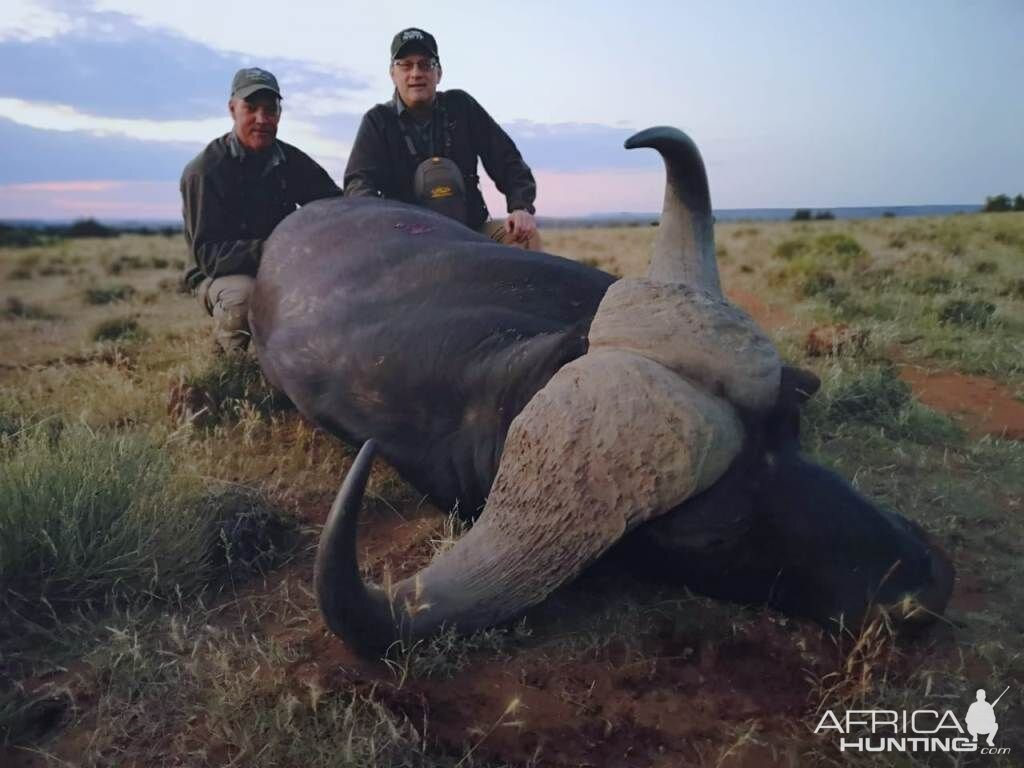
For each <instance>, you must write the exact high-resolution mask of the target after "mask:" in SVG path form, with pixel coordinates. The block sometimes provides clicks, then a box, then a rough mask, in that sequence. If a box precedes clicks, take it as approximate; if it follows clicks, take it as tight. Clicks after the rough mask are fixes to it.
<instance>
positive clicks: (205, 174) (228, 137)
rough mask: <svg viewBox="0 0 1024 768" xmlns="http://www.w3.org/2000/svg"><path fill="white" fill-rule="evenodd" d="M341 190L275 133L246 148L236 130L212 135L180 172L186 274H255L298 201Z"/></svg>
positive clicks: (193, 279)
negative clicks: (260, 147)
mask: <svg viewBox="0 0 1024 768" xmlns="http://www.w3.org/2000/svg"><path fill="white" fill-rule="evenodd" d="M340 194H341V190H340V189H338V186H337V185H336V184H335V183H334V182H333V181H332V180H331V177H330V176H328V175H327V171H325V170H324V169H323V168H321V167H320V166H319V165H317V163H316V161H314V160H313V159H312V158H310V157H309V156H308V155H307V154H305V153H304V152H302V151H301V150H299V149H296V148H295V147H293V146H292V145H291V144H285V143H284V142H283V141H275V142H274V146H273V147H271V149H269V150H267V151H266V152H260V153H259V154H254V153H252V152H246V151H245V149H244V148H243V147H242V146H241V144H240V143H239V142H238V140H237V139H236V138H235V135H234V133H228V134H225V135H224V136H221V137H220V138H219V139H214V140H213V141H211V142H210V143H209V144H208V145H207V146H206V149H204V150H203V151H202V152H200V153H199V154H198V155H197V156H196V157H195V159H194V160H192V162H190V163H189V164H188V165H186V166H185V170H184V171H183V172H182V174H181V201H182V215H183V216H184V218H185V242H187V243H188V247H189V251H190V252H191V253H192V258H193V260H194V261H193V263H192V264H191V265H190V266H189V267H188V269H187V271H186V273H185V282H186V284H187V285H188V286H189V287H190V288H195V286H197V285H198V284H199V283H201V282H202V281H203V279H204V278H206V277H222V276H224V275H237V274H243V275H255V274H256V269H257V268H258V267H259V265H260V255H261V253H262V249H263V241H264V240H266V239H267V237H269V236H270V233H271V232H272V231H273V229H274V227H276V226H277V225H278V224H279V223H280V222H281V219H283V218H284V217H285V216H287V215H288V214H289V213H291V212H292V211H294V210H295V209H296V207H297V206H300V205H305V204H306V203H308V202H311V201H313V200H318V199H320V198H322V197H334V196H337V195H340Z"/></svg>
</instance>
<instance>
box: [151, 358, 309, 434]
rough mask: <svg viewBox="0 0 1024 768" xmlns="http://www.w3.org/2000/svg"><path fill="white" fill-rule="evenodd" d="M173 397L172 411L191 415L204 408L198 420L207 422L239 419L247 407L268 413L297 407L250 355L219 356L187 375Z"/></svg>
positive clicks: (210, 424)
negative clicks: (203, 368) (269, 379)
mask: <svg viewBox="0 0 1024 768" xmlns="http://www.w3.org/2000/svg"><path fill="white" fill-rule="evenodd" d="M171 399H172V401H173V402H172V403H171V404H170V406H169V408H170V410H171V412H172V414H175V415H177V416H178V417H179V418H180V417H187V418H190V419H191V418H194V417H195V416H196V415H197V414H199V413H200V412H201V413H202V417H201V418H199V419H198V420H197V423H198V424H201V425H203V426H213V425H215V424H218V423H223V422H227V421H234V420H237V419H238V418H240V417H241V416H242V414H243V413H244V412H245V411H247V410H255V411H256V412H257V413H259V414H262V415H267V414H270V413H275V412H279V411H284V410H289V409H291V408H292V407H293V406H292V404H291V401H290V400H289V399H288V398H287V397H286V396H285V395H284V394H283V393H281V392H278V391H277V390H276V389H274V388H273V387H271V386H270V385H269V384H268V383H267V380H266V379H265V378H263V372H262V371H261V370H260V366H259V362H258V361H257V360H256V359H255V358H253V357H250V356H248V355H227V356H221V357H217V358H215V359H214V361H213V362H212V363H211V364H210V366H209V367H208V368H206V369H205V370H202V371H199V372H198V373H192V374H188V375H186V376H184V377H183V378H182V379H181V381H180V382H179V383H178V384H177V385H175V386H174V387H172V395H171Z"/></svg>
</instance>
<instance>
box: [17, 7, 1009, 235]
mask: <svg viewBox="0 0 1024 768" xmlns="http://www.w3.org/2000/svg"><path fill="white" fill-rule="evenodd" d="M411 25H416V26H422V27H424V28H426V29H428V30H430V31H431V32H433V33H434V35H435V36H436V37H437V39H438V44H439V48H440V55H441V61H442V65H443V68H444V73H443V79H442V83H441V87H442V88H445V87H450V88H456V87H457V88H464V89H466V90H468V91H470V92H471V93H473V95H474V96H475V97H476V98H477V99H478V100H479V101H480V102H481V103H482V104H483V105H484V106H485V107H486V108H487V109H488V110H489V111H490V112H491V113H492V114H493V115H494V116H495V118H496V119H498V120H499V122H501V123H502V124H503V125H504V126H505V128H506V129H507V130H508V131H509V133H510V134H511V135H512V136H513V138H515V139H516V141H517V143H518V145H519V147H520V149H521V150H522V152H523V154H524V156H525V158H526V160H527V162H528V163H529V164H530V165H531V166H532V167H533V169H534V172H535V174H536V175H537V177H538V182H539V195H538V209H539V212H540V213H542V214H548V215H578V214H586V213H593V212H609V211H628V210H632V211H650V210H656V209H658V208H659V207H660V201H661V195H662V179H661V168H660V164H659V162H658V160H657V158H656V156H654V155H653V154H652V153H650V152H629V153H627V152H625V151H624V150H623V149H622V141H623V140H624V139H625V138H626V137H627V136H628V135H629V134H630V133H632V132H633V131H634V130H636V129H640V128H644V127H647V126H649V125H655V124H669V125H675V126H678V127H680V128H682V129H684V130H686V131H687V132H688V133H690V134H691V136H693V137H694V139H695V140H696V141H697V142H698V144H699V145H700V147H701V149H702V152H703V153H704V157H705V161H706V162H707V165H708V170H709V174H710V176H711V188H712V194H713V196H714V202H715V205H716V206H717V207H722V208H735V207H771V206H778V207H795V206H807V207H827V206H840V205H900V204H929V203H961V202H980V201H982V200H983V199H984V197H985V196H986V195H990V194H994V193H997V192H1008V193H1010V194H1016V193H1018V192H1024V130H1022V126H1024V98H1022V97H1021V93H1022V92H1024V91H1022V84H1021V74H1020V73H1021V72H1024V44H1022V40H1024V2H1022V0H973V1H972V0H961V2H943V1H942V0H929V1H925V0H900V1H899V2H891V0H890V1H889V2H879V1H877V0H863V1H862V2H852V1H851V2H838V1H837V2H826V3H822V2H799V1H792V2H784V3H765V2H741V1H739V0H737V1H735V2H728V1H723V2H720V3H709V2H672V3H668V2H665V3H662V2H649V3H641V2H635V3H632V4H624V3H621V2H617V3H607V4H600V3H592V2H591V3H583V2H550V0H549V2H532V0H520V2H518V3H516V4H508V3H493V4H492V3H487V2H483V1H482V0H477V2H471V3H470V2H459V3H446V2H434V3H430V4H425V3H423V4H416V5H412V4H404V5H403V4H397V3H391V4H388V5H387V7H383V5H382V7H380V8H374V7H371V6H368V5H366V4H365V3H349V2H302V1H301V0H292V2H289V3H285V4H282V3H280V2H263V0H248V2H217V1H216V0H205V2H177V3H171V2H167V0H160V1H159V2H150V1H149V0H95V1H93V2H70V1H67V0H4V2H3V4H2V6H0V147H2V149H0V153H2V155H0V159H2V162H0V218H21V217H32V218H69V217H74V216H82V215H95V216H99V217H101V218H136V217H138V218H154V217H155V218H174V217H176V216H177V215H178V209H179V206H180V204H179V201H178V197H177V194H178V193H177V179H178V176H179V174H180V170H181V168H182V166H183V165H184V164H185V163H186V162H187V161H188V160H189V159H190V158H191V157H192V156H193V155H195V153H196V152H198V151H199V149H201V148H202V146H203V145H204V144H205V143H206V142H207V141H209V140H210V139H212V138H214V137H215V136H217V135H219V134H221V133H224V132H225V131H227V130H229V128H230V121H229V118H228V116H227V107H226V102H227V95H228V93H227V92H228V84H229V83H230V80H231V76H232V74H233V73H234V71H235V70H236V69H237V68H238V67H241V66H246V65H254V64H255V65H259V66H264V67H267V68H269V69H271V70H273V71H274V72H275V73H276V74H277V75H278V77H279V79H280V80H281V83H282V88H283V89H284V93H285V113H284V116H283V118H282V124H281V131H280V136H281V138H282V139H284V140H286V141H290V142H292V143H294V144H296V145H298V146H300V147H301V148H303V149H304V150H306V151H307V152H309V154H311V155H313V156H314V157H315V158H316V159H318V160H319V161H320V162H321V163H322V164H323V165H324V166H325V167H326V168H327V169H328V170H329V171H330V172H331V173H332V175H334V176H335V178H336V179H338V180H339V181H340V179H341V175H342V170H343V168H344V165H345V160H346V158H347V155H348V150H349V145H350V142H351V140H352V138H353V136H354V134H355V130H356V127H357V125H358V123H359V119H360V116H361V115H362V113H363V112H364V111H365V110H366V109H367V108H369V107H370V106H372V105H373V104H374V103H377V102H379V101H383V100H385V99H386V98H388V97H389V95H390V93H391V84H390V81H389V80H388V76H387V65H388V45H389V43H390V39H391V37H392V35H393V34H394V33H395V32H396V31H398V30H399V29H401V28H403V27H405V26H411ZM489 195H490V199H492V200H494V199H496V198H494V195H493V192H490V193H489ZM492 210H493V211H495V212H500V210H501V206H500V203H499V204H497V205H492Z"/></svg>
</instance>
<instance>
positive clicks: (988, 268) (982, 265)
mask: <svg viewBox="0 0 1024 768" xmlns="http://www.w3.org/2000/svg"><path fill="white" fill-rule="evenodd" d="M973 269H974V271H975V272H976V273H978V274H979V275H994V274H995V273H996V272H998V271H999V265H998V264H996V262H994V261H978V262H975V264H974V267H973Z"/></svg>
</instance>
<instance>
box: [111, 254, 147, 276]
mask: <svg viewBox="0 0 1024 768" xmlns="http://www.w3.org/2000/svg"><path fill="white" fill-rule="evenodd" d="M145 267H146V263H145V262H144V261H143V260H142V258H141V257H139V256H118V257H117V258H116V259H114V260H113V261H112V262H110V263H109V264H108V265H107V272H108V273H109V274H111V275H119V274H121V273H122V272H126V271H129V270H133V269H144V268H145Z"/></svg>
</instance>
